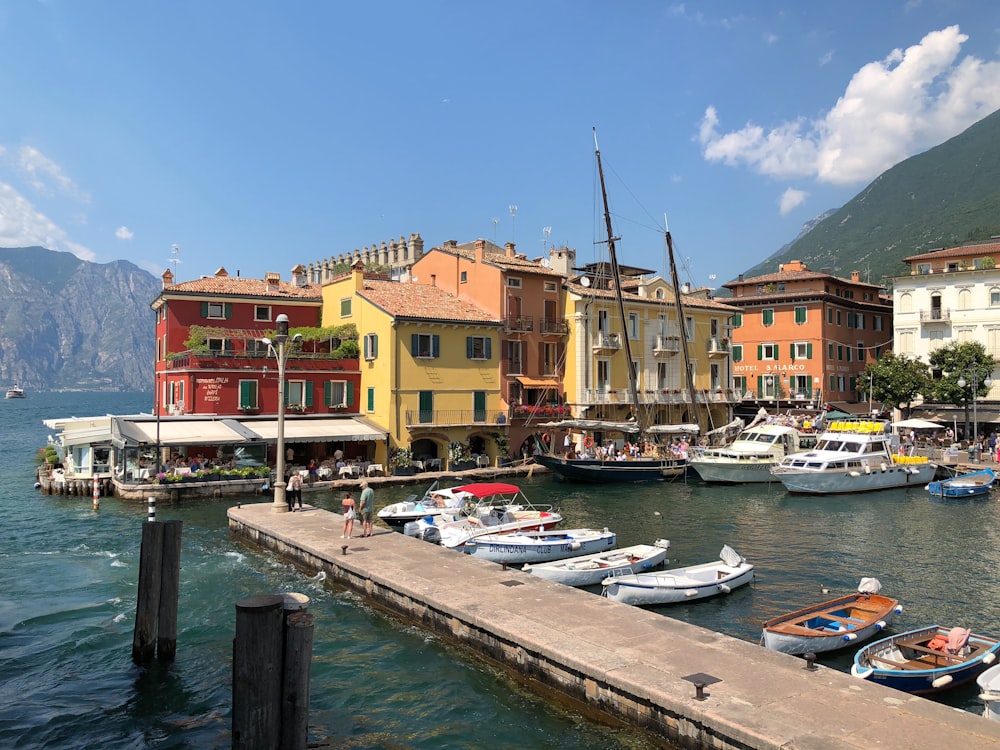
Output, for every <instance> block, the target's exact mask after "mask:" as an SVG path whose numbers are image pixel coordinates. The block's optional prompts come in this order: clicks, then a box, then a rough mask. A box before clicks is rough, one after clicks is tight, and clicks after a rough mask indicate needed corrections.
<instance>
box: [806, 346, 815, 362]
mask: <svg viewBox="0 0 1000 750" xmlns="http://www.w3.org/2000/svg"><path fill="white" fill-rule="evenodd" d="M812 358H813V345H812V342H809V343H808V344H806V359H812Z"/></svg>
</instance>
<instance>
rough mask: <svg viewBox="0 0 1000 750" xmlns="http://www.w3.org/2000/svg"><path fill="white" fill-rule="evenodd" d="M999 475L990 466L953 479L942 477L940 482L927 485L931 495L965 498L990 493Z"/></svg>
mask: <svg viewBox="0 0 1000 750" xmlns="http://www.w3.org/2000/svg"><path fill="white" fill-rule="evenodd" d="M996 479H997V475H996V474H995V473H994V472H993V470H992V469H990V468H989V467H987V468H985V469H980V470H979V471H972V472H969V473H968V474H959V475H958V476H957V477H952V478H951V479H942V480H941V481H939V482H931V483H929V484H928V485H927V487H925V488H924V489H926V490H927V491H928V492H929V493H931V497H941V498H945V497H946V498H949V499H955V498H963V497H983V496H986V495H989V494H990V490H991V489H993V483H994V482H996Z"/></svg>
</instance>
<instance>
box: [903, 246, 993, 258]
mask: <svg viewBox="0 0 1000 750" xmlns="http://www.w3.org/2000/svg"><path fill="white" fill-rule="evenodd" d="M994 254H1000V242H982V243H979V244H977V245H963V246H961V247H948V248H944V249H943V250H932V251H931V252H929V253H921V254H920V255H911V256H910V257H909V258H903V262H904V263H919V262H922V261H934V260H938V259H945V258H968V257H981V256H983V255H994Z"/></svg>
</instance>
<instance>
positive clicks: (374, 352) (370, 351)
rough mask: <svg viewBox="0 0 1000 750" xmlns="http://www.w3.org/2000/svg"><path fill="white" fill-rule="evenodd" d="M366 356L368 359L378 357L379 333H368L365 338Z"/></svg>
mask: <svg viewBox="0 0 1000 750" xmlns="http://www.w3.org/2000/svg"><path fill="white" fill-rule="evenodd" d="M364 357H365V359H366V360H369V361H370V360H373V359H378V334H377V333H366V334H365V338H364Z"/></svg>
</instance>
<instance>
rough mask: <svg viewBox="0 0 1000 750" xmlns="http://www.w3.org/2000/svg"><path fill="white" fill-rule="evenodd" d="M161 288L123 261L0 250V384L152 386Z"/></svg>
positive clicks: (34, 249) (37, 249)
mask: <svg viewBox="0 0 1000 750" xmlns="http://www.w3.org/2000/svg"><path fill="white" fill-rule="evenodd" d="M160 288H161V282H160V280H159V279H157V278H156V277H154V276H153V275H152V274H150V273H148V272H147V271H143V270H142V269H140V268H139V267H138V266H136V265H135V264H133V263H130V262H128V261H125V260H116V261H113V262H111V263H89V262H87V261H84V260H80V259H79V258H77V257H76V256H75V255H73V254H72V253H64V252H55V251H52V250H46V249H45V248H42V247H19V248H0V387H2V388H4V389H6V388H7V387H9V386H10V385H12V384H14V383H18V384H20V385H21V386H22V387H23V388H25V390H27V391H28V392H29V394H30V393H31V392H32V391H40V390H114V391H151V390H152V389H153V352H154V349H153V345H154V337H155V316H154V313H153V311H152V310H150V307H149V306H150V303H152V301H153V300H154V299H155V298H156V295H157V294H159V291H160Z"/></svg>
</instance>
